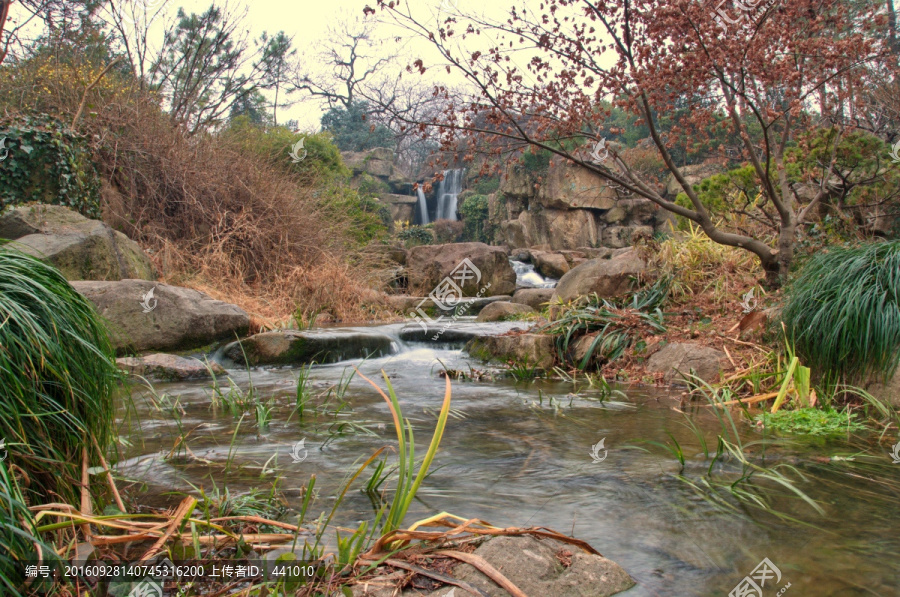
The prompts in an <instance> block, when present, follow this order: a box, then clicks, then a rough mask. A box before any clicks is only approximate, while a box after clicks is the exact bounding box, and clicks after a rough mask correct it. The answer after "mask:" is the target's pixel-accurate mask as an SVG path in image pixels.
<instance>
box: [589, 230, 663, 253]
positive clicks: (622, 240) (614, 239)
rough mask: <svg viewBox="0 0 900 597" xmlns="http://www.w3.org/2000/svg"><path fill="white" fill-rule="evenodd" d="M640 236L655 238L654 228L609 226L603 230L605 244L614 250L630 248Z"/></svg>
mask: <svg viewBox="0 0 900 597" xmlns="http://www.w3.org/2000/svg"><path fill="white" fill-rule="evenodd" d="M638 236H645V237H648V238H649V237H651V236H653V227H652V226H609V227H607V228H604V229H603V234H602V236H601V238H602V239H603V244H604V245H605V246H607V247H612V248H613V249H621V248H623V247H630V246H631V245H633V244H634V240H635V238H637V237H638Z"/></svg>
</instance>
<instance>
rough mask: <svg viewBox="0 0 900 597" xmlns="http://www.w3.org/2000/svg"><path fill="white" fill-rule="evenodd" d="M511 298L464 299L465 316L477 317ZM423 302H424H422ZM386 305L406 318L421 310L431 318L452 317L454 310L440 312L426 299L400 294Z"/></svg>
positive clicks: (388, 299) (502, 295)
mask: <svg viewBox="0 0 900 597" xmlns="http://www.w3.org/2000/svg"><path fill="white" fill-rule="evenodd" d="M511 299H512V297H511V296H509V295H508V294H500V295H497V296H483V297H479V298H467V299H465V305H467V306H468V308H467V309H466V310H465V312H466V315H478V313H480V312H481V310H482V309H484V308H485V307H487V306H488V305H490V304H491V303H495V302H497V301H508V300H511ZM423 301H424V302H423ZM387 303H388V305H390V307H391V309H393V310H394V311H396V312H398V313H401V314H403V315H407V316H410V317H412V316H414V314H415V313H416V310H417V309H420V308H421V309H422V310H423V311H425V313H426V314H428V315H431V316H438V315H448V316H449V315H453V313H454V312H455V311H456V309H455V308H454V309H451V310H450V311H448V312H444V311H441V310H440V309H439V308H438V307H437V305H435V304H434V301H433V300H431V299H430V298H428V297H421V296H407V295H402V294H397V295H392V296H388V297H387Z"/></svg>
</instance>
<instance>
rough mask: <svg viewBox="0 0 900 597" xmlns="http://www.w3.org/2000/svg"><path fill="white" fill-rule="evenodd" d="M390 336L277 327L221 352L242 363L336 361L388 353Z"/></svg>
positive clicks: (271, 363)
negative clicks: (278, 329)
mask: <svg viewBox="0 0 900 597" xmlns="http://www.w3.org/2000/svg"><path fill="white" fill-rule="evenodd" d="M392 350H393V339H392V338H391V337H390V336H386V335H385V334H382V333H380V332H376V331H371V332H365V331H358V332H349V333H348V332H331V331H328V330H315V331H300V330H280V331H276V332H264V333H262V334H255V335H253V336H250V337H249V338H245V339H243V340H240V341H235V342H232V343H231V344H229V345H228V346H226V347H225V349H224V350H223V354H224V355H225V356H226V357H228V358H229V359H231V360H232V361H234V362H236V363H240V364H245V365H251V366H256V365H301V364H305V363H313V362H315V363H336V362H338V361H343V360H347V359H365V358H368V357H381V356H387V355H389V354H391V352H392Z"/></svg>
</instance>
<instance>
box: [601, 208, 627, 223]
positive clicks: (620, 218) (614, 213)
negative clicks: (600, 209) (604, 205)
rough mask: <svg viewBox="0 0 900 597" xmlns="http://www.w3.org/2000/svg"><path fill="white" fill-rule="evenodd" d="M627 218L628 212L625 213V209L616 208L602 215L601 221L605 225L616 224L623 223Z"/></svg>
mask: <svg viewBox="0 0 900 597" xmlns="http://www.w3.org/2000/svg"><path fill="white" fill-rule="evenodd" d="M627 217H628V212H627V211H625V208H624V207H619V206H616V207H614V208H612V209H610V210H609V211H607V212H606V213H605V214H603V221H604V222H606V223H607V224H618V223H619V222H624V221H625V218H627Z"/></svg>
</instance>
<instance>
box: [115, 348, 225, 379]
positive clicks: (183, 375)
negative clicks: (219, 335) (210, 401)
mask: <svg viewBox="0 0 900 597" xmlns="http://www.w3.org/2000/svg"><path fill="white" fill-rule="evenodd" d="M116 364H117V365H118V366H119V369H122V370H123V371H125V372H126V373H131V374H132V375H140V376H141V377H152V378H154V379H159V380H163V381H184V380H188V379H207V378H210V377H212V376H213V375H227V371H225V369H223V368H222V365H220V364H218V363H216V362H212V361H210V362H209V363H208V364H209V368H207V363H204V362H203V361H201V360H199V359H193V358H185V357H179V356H175V355H173V354H165V353H156V354H149V355H144V356H140V357H122V358H119V359H116ZM210 371H211V372H210Z"/></svg>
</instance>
